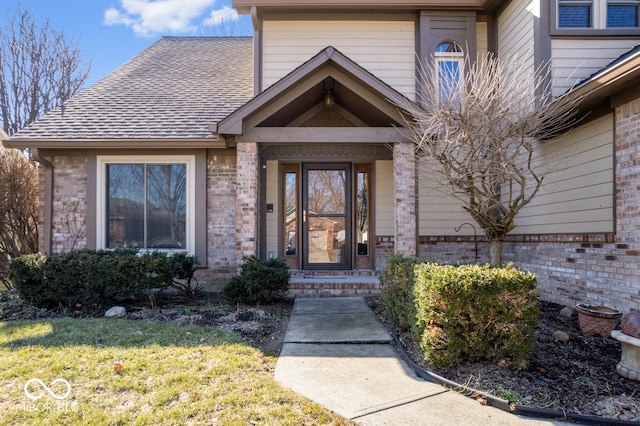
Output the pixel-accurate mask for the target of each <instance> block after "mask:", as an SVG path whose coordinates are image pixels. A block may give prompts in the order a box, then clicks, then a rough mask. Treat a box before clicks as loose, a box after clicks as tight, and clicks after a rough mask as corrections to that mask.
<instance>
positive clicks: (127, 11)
mask: <svg viewBox="0 0 640 426" xmlns="http://www.w3.org/2000/svg"><path fill="white" fill-rule="evenodd" d="M120 3H121V7H120V8H110V9H107V10H106V11H105V13H104V23H105V25H125V26H127V27H130V28H131V29H133V31H134V32H135V33H136V34H138V35H142V36H152V35H154V34H167V33H169V34H173V33H194V32H197V31H198V30H199V27H198V25H196V24H194V22H196V21H200V20H201V19H200V18H201V17H202V16H203V15H205V14H206V13H207V12H209V18H207V20H206V21H205V23H206V24H207V25H211V22H212V21H213V20H215V19H218V20H219V19H221V18H222V19H223V20H224V21H226V20H229V19H232V20H237V19H238V14H237V13H236V11H235V10H234V9H231V8H229V7H226V6H225V7H223V8H222V9H219V10H213V11H210V9H211V8H212V7H213V6H214V5H215V3H216V0H121V1H120ZM234 15H235V18H234V17H233V16H234Z"/></svg>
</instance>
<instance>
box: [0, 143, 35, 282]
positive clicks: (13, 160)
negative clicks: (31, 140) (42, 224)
mask: <svg viewBox="0 0 640 426" xmlns="http://www.w3.org/2000/svg"><path fill="white" fill-rule="evenodd" d="M0 133H2V132H0ZM0 218H2V219H1V220H0V281H2V282H3V283H4V284H5V285H6V286H7V287H10V283H9V282H8V281H7V280H6V278H7V277H6V272H7V269H8V264H9V260H10V259H11V258H15V257H18V256H21V255H23V254H27V253H35V252H37V251H38V229H37V227H38V170H37V168H36V166H35V164H34V163H33V162H32V161H30V160H29V159H28V158H27V157H26V156H25V155H24V154H23V153H22V152H21V151H19V150H15V149H4V148H3V147H2V145H1V144H0Z"/></svg>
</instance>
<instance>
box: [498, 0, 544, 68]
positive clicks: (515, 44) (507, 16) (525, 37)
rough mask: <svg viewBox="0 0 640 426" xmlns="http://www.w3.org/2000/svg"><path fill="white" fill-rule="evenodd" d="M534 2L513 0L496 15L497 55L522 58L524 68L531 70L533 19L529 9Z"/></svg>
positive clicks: (532, 66) (532, 59) (532, 64)
mask: <svg viewBox="0 0 640 426" xmlns="http://www.w3.org/2000/svg"><path fill="white" fill-rule="evenodd" d="M534 3H536V0H534V1H533V2H532V1H531V0H515V1H512V2H510V3H509V6H508V7H507V8H506V9H505V10H504V12H502V13H501V14H500V16H498V25H497V28H498V56H499V57H501V58H508V57H517V58H519V59H520V60H524V61H525V63H526V69H527V70H529V71H531V72H532V71H533V70H534V68H535V61H534V51H533V46H534V41H535V40H534V37H535V34H534V19H535V16H534V14H533V11H532V10H531V7H532V5H533V4H534Z"/></svg>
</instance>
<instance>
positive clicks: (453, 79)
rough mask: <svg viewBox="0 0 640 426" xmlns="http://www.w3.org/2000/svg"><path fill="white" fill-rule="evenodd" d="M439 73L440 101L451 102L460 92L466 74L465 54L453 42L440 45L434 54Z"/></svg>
mask: <svg viewBox="0 0 640 426" xmlns="http://www.w3.org/2000/svg"><path fill="white" fill-rule="evenodd" d="M433 57H434V60H435V62H436V70H437V72H438V99H440V100H441V101H442V100H449V99H451V96H453V95H454V94H456V93H458V91H459V90H460V82H461V81H462V79H463V73H464V53H463V51H462V48H461V47H460V46H459V45H458V44H457V43H455V42H453V41H446V42H444V43H440V44H439V45H438V46H437V47H436V49H435V52H434V53H433Z"/></svg>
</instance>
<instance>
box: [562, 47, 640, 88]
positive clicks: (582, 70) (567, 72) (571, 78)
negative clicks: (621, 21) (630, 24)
mask: <svg viewBox="0 0 640 426" xmlns="http://www.w3.org/2000/svg"><path fill="white" fill-rule="evenodd" d="M638 43H640V38H636V39H630V40H625V39H605V40H588V39H584V38H582V39H579V40H570V39H554V40H552V41H551V52H552V53H551V64H552V66H553V70H554V77H555V82H554V90H553V94H554V96H558V95H561V94H562V93H564V92H566V91H567V90H569V89H570V88H571V87H572V86H573V85H574V84H575V83H577V82H580V81H582V80H584V79H585V78H587V77H589V76H590V75H591V74H593V73H594V72H597V71H599V70H601V69H602V68H604V67H606V66H607V65H608V64H609V62H611V61H612V60H614V59H615V58H617V57H618V56H620V55H621V54H622V53H624V52H626V51H627V50H629V49H631V48H632V47H634V46H636V45H637V44H638Z"/></svg>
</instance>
